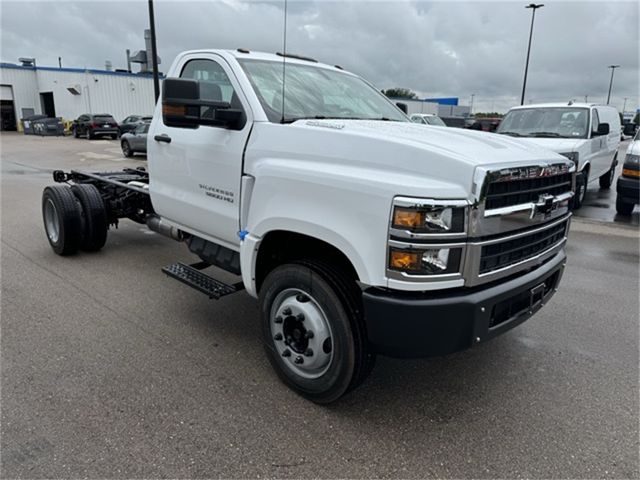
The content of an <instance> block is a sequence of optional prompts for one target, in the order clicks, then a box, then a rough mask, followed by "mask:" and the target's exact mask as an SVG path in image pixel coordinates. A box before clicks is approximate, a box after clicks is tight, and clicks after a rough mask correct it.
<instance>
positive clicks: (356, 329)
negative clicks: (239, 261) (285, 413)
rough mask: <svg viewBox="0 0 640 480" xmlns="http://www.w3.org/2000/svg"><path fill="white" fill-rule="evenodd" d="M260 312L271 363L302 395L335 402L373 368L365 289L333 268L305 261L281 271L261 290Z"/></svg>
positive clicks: (270, 277) (269, 276) (276, 270)
mask: <svg viewBox="0 0 640 480" xmlns="http://www.w3.org/2000/svg"><path fill="white" fill-rule="evenodd" d="M260 310H261V316H262V327H263V328H262V331H263V340H264V345H265V350H266V352H267V355H268V357H269V360H270V362H271V364H272V366H273V367H274V369H275V370H276V372H277V374H278V376H279V377H280V378H281V379H282V380H283V382H284V383H285V384H287V385H288V386H289V387H290V388H292V389H293V390H294V391H296V392H297V393H299V394H300V395H302V396H304V397H306V398H308V399H310V400H312V401H314V402H316V403H323V404H326V403H330V402H333V401H335V400H337V399H338V398H340V397H341V396H342V395H344V394H345V393H347V392H348V391H349V390H351V389H353V388H355V387H356V386H357V385H359V384H360V383H361V382H362V381H363V380H364V379H365V378H366V376H367V375H368V374H369V372H370V371H371V369H372V368H373V363H374V361H375V355H374V354H373V353H372V352H370V351H369V348H368V343H367V339H366V332H365V328H364V322H363V320H362V302H361V294H360V292H359V289H358V287H357V285H356V283H355V281H353V280H350V279H349V278H348V276H346V275H345V274H343V273H341V272H340V271H338V270H336V269H334V268H333V267H331V266H330V265H328V264H325V263H323V262H318V261H301V262H298V263H291V264H285V265H282V266H280V267H277V268H276V269H274V270H273V271H272V272H271V273H269V275H268V276H267V278H266V279H265V281H264V284H263V285H262V288H261V290H260Z"/></svg>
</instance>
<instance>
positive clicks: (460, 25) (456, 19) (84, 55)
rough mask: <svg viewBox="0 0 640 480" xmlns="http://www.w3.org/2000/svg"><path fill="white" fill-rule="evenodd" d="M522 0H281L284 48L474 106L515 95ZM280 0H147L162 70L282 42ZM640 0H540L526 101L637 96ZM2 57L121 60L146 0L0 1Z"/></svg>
mask: <svg viewBox="0 0 640 480" xmlns="http://www.w3.org/2000/svg"><path fill="white" fill-rule="evenodd" d="M526 4H527V2H526V1H502V2H487V1H479V0H476V1H473V2H460V1H439V2H433V1H394V2H382V1H372V0H369V1H327V0H321V1H301V0H289V4H288V29H287V36H288V46H287V50H288V51H290V52H295V53H300V54H304V55H308V56H311V57H314V58H317V59H318V60H320V61H322V62H326V63H330V64H339V65H342V66H343V67H344V68H346V69H348V70H351V71H353V72H356V73H358V74H360V75H362V76H364V77H366V78H367V79H369V80H370V81H372V82H373V83H374V84H375V85H377V86H378V87H379V88H388V87H395V86H398V87H407V88H410V89H412V90H414V91H416V92H418V93H419V94H420V96H423V97H424V96H428V97H433V96H457V97H460V101H461V103H462V104H468V103H469V101H470V98H471V94H475V100H474V111H488V110H494V109H495V110H498V111H505V110H506V109H508V108H509V107H510V106H512V105H514V104H516V103H519V99H520V92H521V89H522V77H523V71H524V62H525V56H526V49H527V41H528V35H529V26H530V22H531V10H527V9H525V8H524V6H525V5H526ZM283 6H284V0H280V1H240V0H211V1H191V0H186V1H168V0H155V12H156V29H157V37H158V53H159V55H160V57H161V58H162V64H161V70H163V71H166V69H167V68H168V67H169V65H170V63H171V61H172V59H173V57H174V56H175V55H176V54H177V53H178V52H180V51H182V50H188V49H194V48H237V47H245V48H249V49H253V50H262V51H268V52H275V51H280V50H282V29H283ZM639 6H640V2H638V1H637V0H633V1H622V0H621V1H611V0H609V1H607V2H595V1H564V2H560V1H555V0H551V1H547V2H546V5H545V7H544V8H542V9H539V10H537V12H536V20H535V28H534V34H533V44H532V52H531V61H530V67H529V77H528V82H527V94H526V102H530V101H532V102H544V101H567V100H569V99H576V100H579V101H582V100H584V97H585V95H588V99H589V101H595V102H604V101H605V100H606V96H607V90H608V87H609V77H610V70H609V69H607V66H608V65H610V64H619V65H621V66H622V67H621V68H619V69H617V70H616V73H615V79H614V86H613V93H612V103H613V104H614V105H616V106H617V107H618V108H619V109H622V106H623V102H624V97H628V100H627V102H626V104H627V110H630V109H635V108H636V107H638V106H639V101H640V99H639V88H640V87H639V83H640V78H639V76H640V73H639V71H640V67H639V58H640V51H639V49H640V47H639V41H640V39H639V33H638V25H639V22H640V18H639V8H640V7H639ZM0 8H1V10H0V26H1V33H0V41H1V44H0V58H1V60H2V61H3V62H12V63H16V62H17V59H18V57H35V58H36V59H37V64H38V65H42V66H47V65H48V66H57V64H58V57H59V56H60V57H62V62H63V66H67V67H87V68H103V67H104V63H105V60H110V61H111V62H112V63H113V65H114V67H115V68H126V55H125V49H127V48H130V49H131V50H132V51H137V50H139V49H143V48H144V39H143V30H144V29H145V28H148V13H147V1H146V0H128V1H113V0H111V1H106V0H104V1H95V2H94V1H91V0H84V1H63V0H57V1H45V2H39V1H30V0H20V1H13V0H0Z"/></svg>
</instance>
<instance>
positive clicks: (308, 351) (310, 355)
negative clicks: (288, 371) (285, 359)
mask: <svg viewBox="0 0 640 480" xmlns="http://www.w3.org/2000/svg"><path fill="white" fill-rule="evenodd" d="M304 356H305V357H312V356H313V350H311V349H310V348H307V349H306V350H305V351H304Z"/></svg>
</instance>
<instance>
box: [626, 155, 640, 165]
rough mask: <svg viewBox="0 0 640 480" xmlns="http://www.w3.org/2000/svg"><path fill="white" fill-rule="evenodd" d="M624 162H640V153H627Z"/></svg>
mask: <svg viewBox="0 0 640 480" xmlns="http://www.w3.org/2000/svg"><path fill="white" fill-rule="evenodd" d="M624 163H640V155H634V154H633V153H627V155H626V156H625V157H624Z"/></svg>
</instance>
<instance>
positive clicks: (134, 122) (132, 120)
mask: <svg viewBox="0 0 640 480" xmlns="http://www.w3.org/2000/svg"><path fill="white" fill-rule="evenodd" d="M152 118H153V117H152V116H151V115H147V116H142V115H130V116H128V117H127V118H125V119H124V120H123V121H122V123H120V125H118V129H119V130H120V135H122V134H124V133H127V132H132V131H134V130H135V129H136V128H137V127H138V125H141V124H143V123H149V122H151V119H152Z"/></svg>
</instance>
